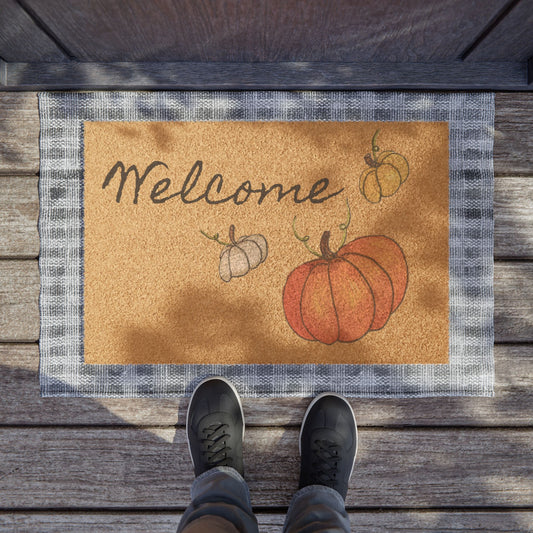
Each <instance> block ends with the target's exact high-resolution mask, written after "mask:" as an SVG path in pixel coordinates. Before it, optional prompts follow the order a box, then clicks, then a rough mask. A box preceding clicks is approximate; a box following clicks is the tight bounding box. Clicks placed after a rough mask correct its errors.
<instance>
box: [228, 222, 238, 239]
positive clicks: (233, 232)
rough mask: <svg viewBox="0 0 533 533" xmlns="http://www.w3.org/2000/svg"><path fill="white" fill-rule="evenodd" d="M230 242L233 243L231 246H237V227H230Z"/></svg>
mask: <svg viewBox="0 0 533 533" xmlns="http://www.w3.org/2000/svg"><path fill="white" fill-rule="evenodd" d="M229 240H230V241H231V244H237V241H236V240H235V226H234V225H233V224H232V225H231V226H230V227H229Z"/></svg>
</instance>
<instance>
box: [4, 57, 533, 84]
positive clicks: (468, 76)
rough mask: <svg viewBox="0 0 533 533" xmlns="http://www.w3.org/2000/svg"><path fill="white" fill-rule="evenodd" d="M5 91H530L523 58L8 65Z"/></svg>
mask: <svg viewBox="0 0 533 533" xmlns="http://www.w3.org/2000/svg"><path fill="white" fill-rule="evenodd" d="M6 68H7V74H6V80H7V81H6V84H5V87H4V90H16V91H29V90H47V91H49V90H71V89H76V90H78V89H81V90H96V89H124V90H149V89H169V90H182V89H191V90H221V89H224V90H228V89H237V90H241V89H249V90H264V89H272V90H293V89H297V90H329V89H336V90H339V89H342V90H359V89H361V90H368V89H372V90H383V89H405V90H407V89H420V90H427V89H437V90H500V91H524V90H527V89H528V84H527V65H526V63H525V62H522V63H519V62H502V63H494V62H492V63H491V62H486V63H463V62H458V61H453V62H447V63H402V62H399V63H368V62H367V63H348V62H320V63H317V62H283V63H222V62H211V63H201V62H174V63H79V62H75V61H73V62H70V63H55V64H51V63H7V64H6Z"/></svg>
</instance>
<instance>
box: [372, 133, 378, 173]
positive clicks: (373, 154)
mask: <svg viewBox="0 0 533 533" xmlns="http://www.w3.org/2000/svg"><path fill="white" fill-rule="evenodd" d="M378 133H379V129H377V130H376V133H374V136H373V137H372V158H373V159H374V162H375V163H376V164H375V165H371V166H376V167H377V166H378V164H377V163H378V158H377V153H378V152H379V146H378V145H377V144H376V142H377V139H378Z"/></svg>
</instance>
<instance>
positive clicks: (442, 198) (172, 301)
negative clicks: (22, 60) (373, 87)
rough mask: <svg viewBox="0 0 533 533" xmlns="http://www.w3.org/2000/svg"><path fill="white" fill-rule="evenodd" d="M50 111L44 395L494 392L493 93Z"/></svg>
mask: <svg viewBox="0 0 533 533" xmlns="http://www.w3.org/2000/svg"><path fill="white" fill-rule="evenodd" d="M39 104H40V114H41V179H40V199H41V216H40V221H39V228H40V235H41V255H40V267H41V299H40V306H41V339H40V350H41V366H40V378H41V391H42V394H43V395H50V396H54V395H62V396H78V395H79V396H162V395H180V394H184V393H187V392H190V391H191V390H192V389H193V388H194V386H195V385H196V384H197V382H198V381H199V380H200V379H202V378H203V377H205V376H207V375H212V374H218V375H225V376H227V377H229V378H230V379H232V381H233V382H234V383H235V384H236V385H237V387H238V388H239V390H240V391H241V392H242V393H243V394H247V395H257V396H270V395H276V396H278V395H307V394H312V393H316V392H320V391H323V390H333V391H337V392H341V393H343V394H347V395H354V396H355V395H357V396H431V395H490V394H492V382H493V361H492V345H493V322H492V312H493V303H492V239H493V230H492V136H491V131H492V126H493V113H494V111H493V109H494V103H493V95H492V94H486V93H478V94H467V93H458V94H454V93H446V94H438V93H427V94H421V93H372V92H342V93H337V92H314V93H310V92H248V93H247V92H235V93H228V92H224V93H222V92H208V93H198V92H195V93H189V92H172V93H164V92H160V93H142V92H131V93H120V92H110V93H101V92H97V93H43V94H41V95H40V96H39Z"/></svg>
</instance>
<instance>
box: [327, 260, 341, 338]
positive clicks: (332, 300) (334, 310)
mask: <svg viewBox="0 0 533 533" xmlns="http://www.w3.org/2000/svg"><path fill="white" fill-rule="evenodd" d="M330 266H331V261H329V262H328V284H329V292H330V293H331V303H332V304H333V312H334V313H335V319H336V321H337V339H336V340H335V341H333V342H337V341H338V340H339V337H340V336H341V324H340V321H339V312H338V311H337V306H336V305H335V296H334V295H333V285H332V284H331V269H330ZM333 342H332V343H331V344H333Z"/></svg>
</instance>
